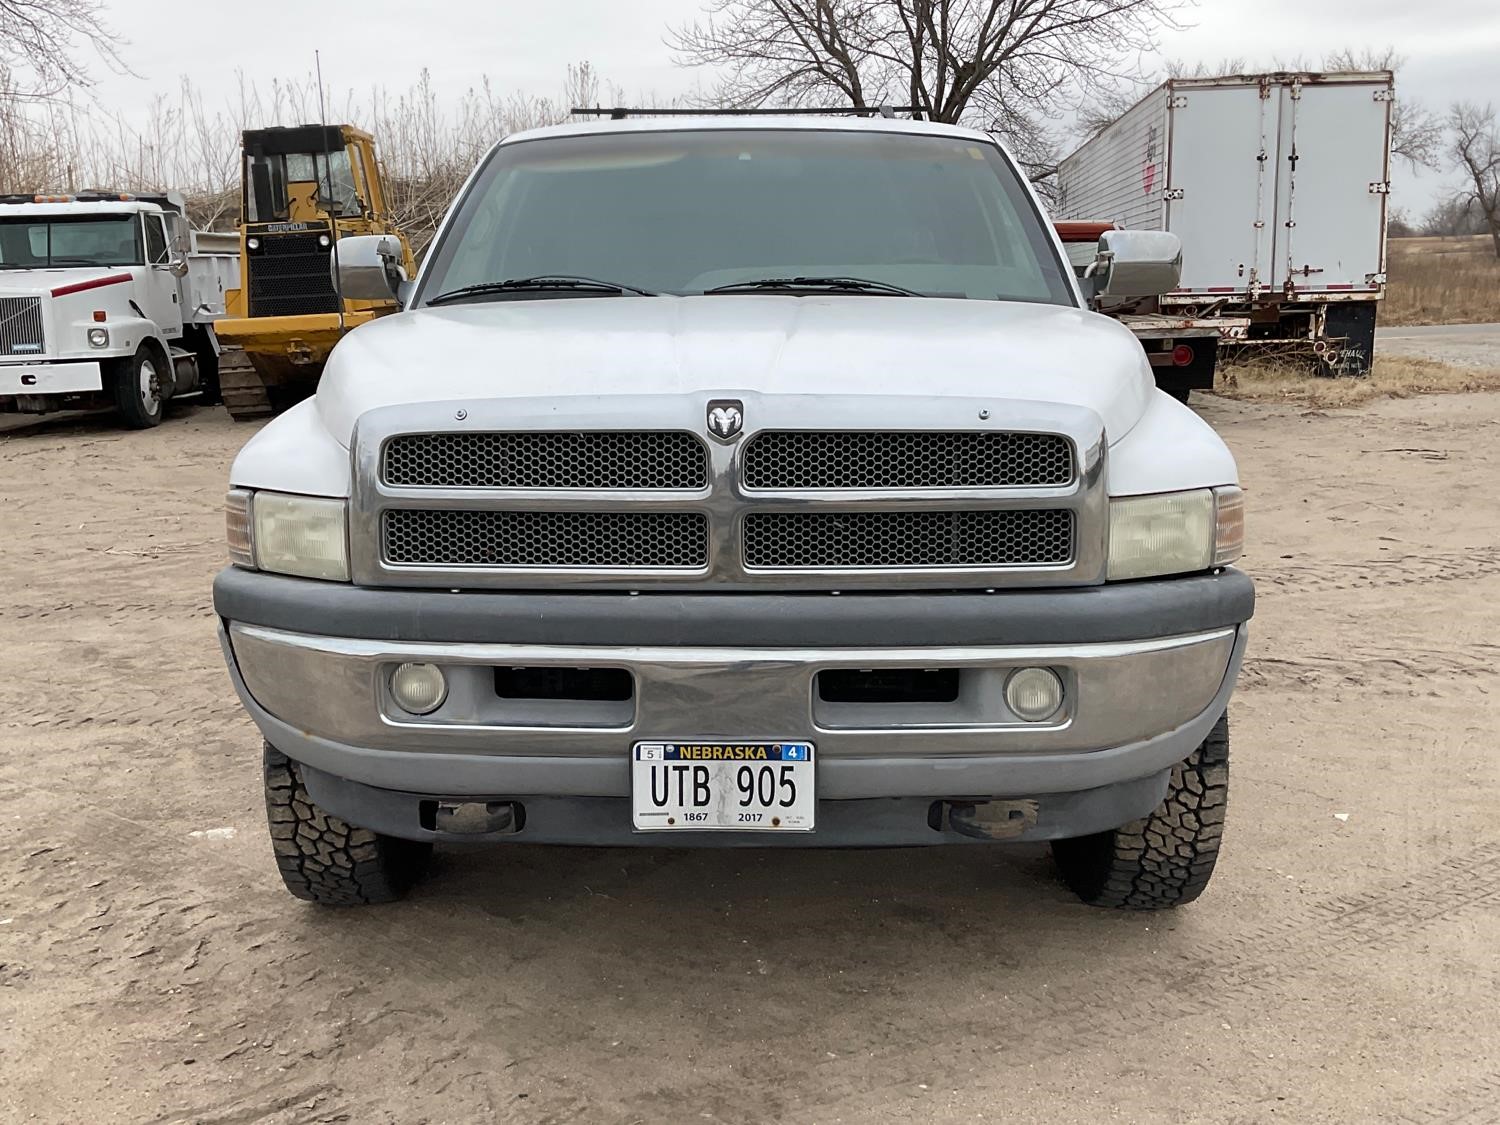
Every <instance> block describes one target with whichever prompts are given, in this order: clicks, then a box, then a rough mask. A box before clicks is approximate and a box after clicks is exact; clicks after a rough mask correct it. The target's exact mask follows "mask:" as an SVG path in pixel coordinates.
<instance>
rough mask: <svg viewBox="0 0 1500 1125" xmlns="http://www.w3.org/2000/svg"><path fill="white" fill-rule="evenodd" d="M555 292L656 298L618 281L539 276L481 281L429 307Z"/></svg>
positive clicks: (433, 301) (442, 295)
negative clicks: (500, 296)
mask: <svg viewBox="0 0 1500 1125" xmlns="http://www.w3.org/2000/svg"><path fill="white" fill-rule="evenodd" d="M549 289H556V290H559V291H561V292H568V293H580V292H586V293H635V294H638V295H639V296H642V297H655V296H656V294H655V293H653V292H651V290H649V289H641V288H639V287H637V286H634V285H621V284H619V283H618V282H615V281H600V280H599V279H598V278H594V277H577V276H575V275H572V274H551V273H549V274H538V275H537V276H536V277H513V278H511V279H510V280H509V281H481V282H480V283H479V284H478V285H465V286H463V287H462V288H459V289H450V290H449V291H448V292H446V293H439V294H438V295H437V296H436V297H433V298H431V299H430V300H429V301H428V302H427V304H429V305H442V304H447V303H449V302H451V301H463V300H467V299H468V298H470V297H486V296H491V295H494V294H497V293H526V292H531V293H539V292H545V291H546V290H549Z"/></svg>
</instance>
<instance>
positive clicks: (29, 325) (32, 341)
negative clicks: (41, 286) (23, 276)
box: [0, 297, 47, 356]
mask: <svg viewBox="0 0 1500 1125" xmlns="http://www.w3.org/2000/svg"><path fill="white" fill-rule="evenodd" d="M46 352H47V334H46V333H45V332H44V331H43V330H42V299H41V298H40V297H0V355H7V356H41V355H45V354H46Z"/></svg>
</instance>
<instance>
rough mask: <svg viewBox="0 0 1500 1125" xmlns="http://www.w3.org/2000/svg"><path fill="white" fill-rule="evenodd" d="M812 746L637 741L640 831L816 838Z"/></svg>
mask: <svg viewBox="0 0 1500 1125" xmlns="http://www.w3.org/2000/svg"><path fill="white" fill-rule="evenodd" d="M816 768H817V767H816V766H815V765H814V764H813V747H812V743H810V742H637V743H636V744H635V753H634V761H632V762H631V769H630V780H631V808H632V812H633V815H634V822H635V827H636V829H637V831H641V832H672V831H681V830H684V829H686V830H689V831H698V832H702V831H721V830H726V829H727V830H732V831H736V832H811V831H812V829H813V818H814V815H815V811H816V809H817V807H818V803H817V793H816V792H815V789H814V783H815V770H816Z"/></svg>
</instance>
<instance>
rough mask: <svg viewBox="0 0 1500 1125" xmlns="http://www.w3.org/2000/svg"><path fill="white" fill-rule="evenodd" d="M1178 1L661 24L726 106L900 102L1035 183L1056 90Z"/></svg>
mask: <svg viewBox="0 0 1500 1125" xmlns="http://www.w3.org/2000/svg"><path fill="white" fill-rule="evenodd" d="M1181 6H1182V3H1181V0H709V5H708V8H707V10H706V14H705V17H704V18H703V19H701V20H698V21H696V22H694V23H691V24H687V25H685V26H682V27H679V28H676V29H674V30H673V31H672V32H670V33H669V35H668V45H669V46H670V47H671V48H672V49H673V50H674V51H675V52H676V53H677V57H678V59H679V61H680V62H682V63H684V64H686V65H689V66H704V67H713V68H715V69H716V70H718V71H719V72H721V73H722V74H723V75H724V77H723V79H722V80H721V81H720V82H719V84H718V86H717V87H716V88H715V89H714V90H713V93H712V96H713V99H714V100H715V101H716V102H718V103H719V104H722V105H728V106H761V105H765V104H766V103H768V102H772V101H775V102H779V103H782V104H790V105H794V106H836V105H847V106H856V107H866V108H867V107H871V106H879V105H911V106H913V107H914V108H916V109H918V110H920V111H921V112H922V113H923V114H924V115H925V116H928V117H930V118H932V119H933V120H936V121H948V122H968V123H971V124H974V125H977V126H979V127H981V128H985V129H988V130H990V131H992V132H995V133H998V134H1000V135H1001V136H1003V137H1005V138H1006V139H1007V140H1008V141H1010V142H1011V144H1012V145H1013V146H1014V147H1015V148H1016V150H1017V156H1018V158H1019V159H1020V160H1021V161H1022V162H1023V164H1026V165H1027V166H1028V168H1029V170H1031V171H1033V174H1035V173H1036V172H1038V171H1044V170H1045V169H1046V167H1047V165H1048V163H1049V159H1048V153H1049V149H1050V145H1049V143H1048V139H1047V137H1046V128H1045V122H1046V121H1047V120H1048V119H1049V118H1050V117H1051V116H1052V115H1053V114H1054V113H1055V102H1056V98H1057V95H1058V94H1059V93H1060V91H1062V90H1063V89H1064V88H1066V87H1071V86H1075V85H1082V86H1085V87H1087V86H1090V85H1093V84H1095V83H1096V82H1098V81H1099V80H1114V79H1118V78H1121V77H1123V76H1124V74H1125V72H1126V71H1127V70H1128V69H1129V67H1130V64H1132V63H1133V62H1134V60H1135V59H1136V58H1137V57H1138V56H1139V54H1140V53H1141V52H1143V51H1147V50H1151V49H1153V48H1154V47H1155V45H1156V34H1157V32H1158V31H1159V30H1160V29H1161V28H1163V27H1166V26H1173V16H1172V14H1173V12H1174V11H1176V10H1177V9H1179V8H1180V7H1181Z"/></svg>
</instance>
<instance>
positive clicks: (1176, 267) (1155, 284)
mask: <svg viewBox="0 0 1500 1125" xmlns="http://www.w3.org/2000/svg"><path fill="white" fill-rule="evenodd" d="M1087 276H1089V277H1090V278H1092V279H1093V280H1094V285H1095V292H1096V293H1097V294H1098V295H1099V296H1101V297H1160V296H1161V295H1162V294H1163V293H1170V292H1172V290H1174V289H1176V288H1177V286H1178V285H1179V284H1180V283H1181V281H1182V239H1180V238H1178V237H1177V236H1176V235H1175V234H1169V233H1168V232H1167V231H1160V230H1111V231H1105V232H1104V234H1103V235H1101V236H1100V238H1099V253H1098V256H1097V257H1095V259H1094V264H1093V265H1091V266H1090V267H1089V268H1088V274H1087Z"/></svg>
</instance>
